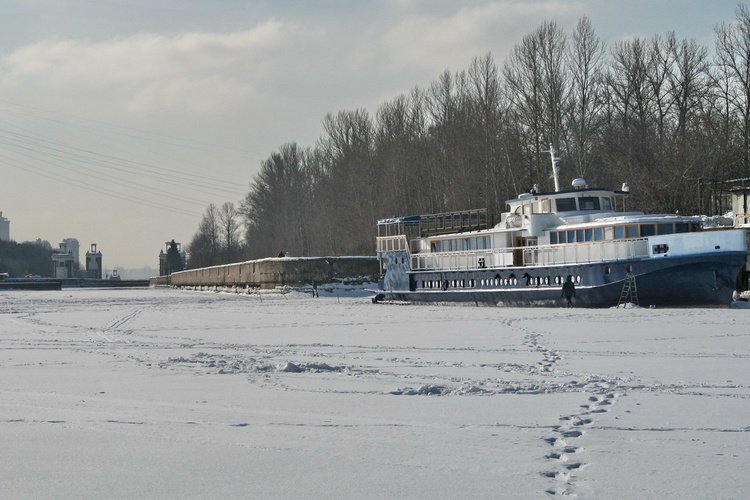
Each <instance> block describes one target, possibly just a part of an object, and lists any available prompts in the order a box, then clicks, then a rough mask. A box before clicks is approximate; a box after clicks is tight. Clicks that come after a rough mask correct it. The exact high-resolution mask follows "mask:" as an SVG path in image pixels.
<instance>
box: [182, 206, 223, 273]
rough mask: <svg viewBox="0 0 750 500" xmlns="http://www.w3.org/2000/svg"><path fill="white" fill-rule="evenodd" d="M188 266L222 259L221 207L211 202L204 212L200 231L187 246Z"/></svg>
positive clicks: (195, 266) (201, 265) (212, 263)
mask: <svg viewBox="0 0 750 500" xmlns="http://www.w3.org/2000/svg"><path fill="white" fill-rule="evenodd" d="M187 254H188V262H187V265H188V268H191V269H195V268H198V267H207V266H212V265H215V264H218V263H219V262H220V261H221V234H220V223H219V209H218V208H217V207H216V205H214V204H213V203H211V204H210V205H209V206H208V208H206V212H205V213H204V214H203V217H202V218H201V221H200V223H199V224H198V231H197V232H196V233H195V235H194V236H193V238H192V240H191V241H190V244H189V245H188V247H187Z"/></svg>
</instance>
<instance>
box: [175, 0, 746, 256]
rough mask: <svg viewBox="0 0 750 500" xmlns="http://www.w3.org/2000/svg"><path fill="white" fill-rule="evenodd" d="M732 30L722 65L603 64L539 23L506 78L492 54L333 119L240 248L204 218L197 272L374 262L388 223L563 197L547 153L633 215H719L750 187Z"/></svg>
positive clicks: (606, 57)
mask: <svg viewBox="0 0 750 500" xmlns="http://www.w3.org/2000/svg"><path fill="white" fill-rule="evenodd" d="M736 15H737V19H736V22H734V23H731V24H727V25H721V26H718V27H716V30H715V32H716V43H715V48H714V51H713V53H710V52H709V49H708V48H707V47H705V46H701V45H700V44H698V43H697V42H696V41H695V40H688V39H679V38H678V37H677V36H676V35H675V34H674V33H668V34H666V35H664V36H660V35H655V36H653V37H651V38H633V39H630V40H627V41H620V42H616V43H615V44H614V46H612V47H610V48H607V47H606V46H605V43H604V42H603V41H602V40H601V39H600V38H599V37H598V36H597V35H596V33H595V31H594V29H593V27H592V26H591V23H590V22H589V20H588V19H586V18H582V19H581V20H580V21H579V22H578V24H577V26H576V27H575V29H574V30H573V32H572V33H570V34H567V33H565V32H564V30H563V29H561V28H560V26H558V25H557V24H556V23H555V22H544V23H543V24H542V25H541V26H540V27H539V28H537V29H536V30H535V31H534V32H532V33H530V34H528V35H527V36H525V37H524V38H523V39H522V40H521V42H520V43H519V44H518V45H516V46H515V47H514V49H513V50H512V52H511V54H510V56H509V57H508V59H507V60H506V61H505V63H504V64H503V65H502V66H498V65H497V64H496V62H495V61H494V59H493V57H492V56H491V55H489V54H488V55H485V56H482V57H478V58H476V59H474V60H473V61H472V63H471V64H470V66H469V68H468V69H467V70H465V71H460V72H456V73H452V72H449V71H446V72H444V73H443V74H441V75H440V76H439V77H438V78H437V79H436V80H435V81H433V82H432V83H431V84H430V85H429V86H428V87H427V88H419V87H417V88H414V89H413V90H412V91H411V92H410V93H408V94H404V95H400V96H398V97H396V98H394V99H392V100H390V101H388V102H385V103H383V104H382V105H381V106H380V107H379V108H378V109H377V111H376V113H375V116H371V115H370V114H369V113H368V112H367V111H366V110H363V109H358V110H353V111H340V112H338V113H332V114H329V115H327V116H326V117H325V118H324V119H323V135H322V137H321V139H320V140H319V141H318V143H317V144H316V145H315V146H314V147H306V148H305V147H300V146H298V145H297V144H295V143H289V144H285V145H283V146H281V147H280V148H279V150H278V151H277V152H275V153H273V154H272V155H271V157H270V158H268V159H267V160H265V161H263V162H262V165H261V169H260V171H259V173H258V174H257V175H256V176H255V177H254V179H253V181H252V183H251V185H250V191H249V193H248V194H247V196H246V197H245V199H244V200H242V202H241V203H240V206H239V208H238V209H236V210H235V211H233V212H234V218H235V220H237V218H241V219H242V221H243V225H244V230H245V238H244V241H243V242H242V244H240V239H239V238H237V237H236V234H237V231H238V227H235V226H231V225H226V224H223V225H222V224H219V223H216V224H214V223H212V222H209V221H220V220H224V221H225V222H226V221H227V219H226V217H227V216H228V214H229V212H226V213H225V218H224V219H222V217H221V213H224V212H223V211H224V207H222V210H221V211H218V212H219V214H216V213H215V212H217V209H216V207H213V206H211V207H209V210H208V211H207V213H206V215H205V216H204V220H203V221H202V222H201V226H200V227H199V230H198V233H197V234H196V235H195V238H194V239H193V242H191V244H190V245H189V248H188V250H189V253H190V265H191V267H198V266H199V265H205V263H206V262H208V261H209V260H210V258H209V257H211V256H213V257H215V258H216V259H219V260H222V259H231V258H234V259H239V258H258V257H267V256H275V255H277V254H278V253H279V251H284V252H290V253H292V254H293V255H346V254H348V255H371V254H373V252H374V235H375V233H374V227H375V221H376V220H377V219H378V218H383V217H390V216H394V215H411V214H418V213H428V212H442V211H450V210H461V209H470V208H480V207H487V208H489V209H490V210H491V211H492V212H494V213H500V212H501V211H502V210H503V209H504V205H505V200H507V199H511V198H515V197H516V196H517V195H518V194H519V193H522V192H525V191H527V190H528V189H529V188H531V187H532V186H533V185H534V184H539V185H540V188H541V189H543V190H552V189H553V185H552V181H551V178H550V168H549V155H547V154H546V153H545V151H546V150H548V149H549V145H550V144H553V145H554V146H555V148H556V149H557V150H558V155H559V156H561V157H562V159H563V161H562V169H563V171H562V178H563V180H566V181H570V180H572V179H573V178H575V177H585V178H586V180H587V181H588V183H589V185H595V186H602V187H614V188H618V187H619V186H620V185H621V184H622V183H623V182H628V183H629V184H630V186H631V192H632V195H631V198H630V201H629V208H633V209H640V210H644V211H652V212H669V213H673V212H680V213H686V214H706V213H709V214H713V213H716V212H717V211H719V210H721V209H722V208H723V207H722V206H720V204H719V197H718V196H717V190H719V189H721V186H722V183H723V182H724V181H726V180H729V179H732V178H738V177H747V176H750V169H749V168H748V167H749V161H750V160H749V159H748V151H749V150H750V10H748V8H747V7H746V6H745V5H740V6H738V8H737V10H736ZM225 206H226V205H225ZM212 207H213V208H212ZM232 208H233V207H232ZM227 210H229V209H227ZM211 214H213V215H211ZM214 225H216V226H217V227H216V228H214V227H213V226H214ZM212 234H213V235H216V237H209V236H208V235H212ZM230 242H231V243H232V244H234V245H235V246H234V247H233V246H232V244H230ZM211 245H213V246H211ZM214 263H216V262H214Z"/></svg>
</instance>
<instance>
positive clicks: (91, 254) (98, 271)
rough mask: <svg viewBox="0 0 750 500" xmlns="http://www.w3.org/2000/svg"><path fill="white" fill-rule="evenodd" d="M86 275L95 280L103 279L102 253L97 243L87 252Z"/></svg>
mask: <svg viewBox="0 0 750 500" xmlns="http://www.w3.org/2000/svg"><path fill="white" fill-rule="evenodd" d="M86 277H87V278H89V279H93V280H100V279H102V253H101V252H99V251H97V249H96V243H92V244H91V250H89V251H88V252H86Z"/></svg>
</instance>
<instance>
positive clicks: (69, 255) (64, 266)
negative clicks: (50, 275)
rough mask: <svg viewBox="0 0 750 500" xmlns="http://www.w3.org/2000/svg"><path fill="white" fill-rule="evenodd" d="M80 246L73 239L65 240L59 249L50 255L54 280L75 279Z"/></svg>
mask: <svg viewBox="0 0 750 500" xmlns="http://www.w3.org/2000/svg"><path fill="white" fill-rule="evenodd" d="M79 251H80V244H79V243H78V240H77V239H75V238H65V239H64V240H63V241H62V243H60V248H58V249H57V250H55V252H54V253H53V254H52V264H53V265H54V267H55V272H54V277H55V278H76V277H77V275H78V269H79V262H80V261H79V259H78V253H79Z"/></svg>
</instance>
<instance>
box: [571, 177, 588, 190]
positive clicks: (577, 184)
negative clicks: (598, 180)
mask: <svg viewBox="0 0 750 500" xmlns="http://www.w3.org/2000/svg"><path fill="white" fill-rule="evenodd" d="M572 186H573V189H585V188H587V187H588V184H586V180H585V179H582V178H580V177H579V178H577V179H573V183H572Z"/></svg>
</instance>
